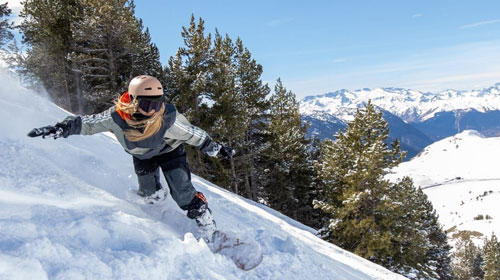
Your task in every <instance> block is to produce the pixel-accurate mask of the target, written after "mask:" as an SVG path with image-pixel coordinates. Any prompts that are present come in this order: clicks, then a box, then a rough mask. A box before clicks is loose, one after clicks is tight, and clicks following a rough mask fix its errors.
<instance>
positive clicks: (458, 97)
mask: <svg viewBox="0 0 500 280" xmlns="http://www.w3.org/2000/svg"><path fill="white" fill-rule="evenodd" d="M499 97H500V83H497V84H496V85H494V86H493V87H490V88H484V89H480V90H471V91H456V90H446V91H442V92H438V93H430V92H420V91H416V90H410V89H401V88H378V89H373V90H371V89H362V90H356V91H348V90H339V91H336V92H331V93H327V94H324V95H317V96H308V97H306V98H304V99H303V100H302V101H301V102H300V113H301V114H302V115H307V116H318V118H319V119H320V115H321V114H325V113H326V114H329V115H332V116H334V117H336V118H339V119H341V120H344V121H350V120H352V119H353V118H354V113H355V112H356V108H358V107H362V106H363V104H365V103H366V102H368V100H370V99H371V100H372V102H373V104H375V105H376V106H378V107H380V108H382V109H384V110H387V111H389V112H391V113H392V114H394V115H396V116H398V117H400V118H401V119H403V120H405V121H406V122H423V121H425V120H428V119H430V118H432V117H434V116H435V114H436V113H439V112H451V111H457V110H471V109H474V110H476V111H478V112H486V111H490V110H500V98H499Z"/></svg>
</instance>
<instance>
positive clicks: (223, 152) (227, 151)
mask: <svg viewBox="0 0 500 280" xmlns="http://www.w3.org/2000/svg"><path fill="white" fill-rule="evenodd" d="M219 145H220V150H219V155H220V156H221V157H222V158H224V159H227V160H229V159H231V158H232V157H233V156H234V155H235V154H236V151H235V150H233V148H231V147H229V146H226V145H223V144H219Z"/></svg>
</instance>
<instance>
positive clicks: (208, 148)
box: [200, 137, 236, 159]
mask: <svg viewBox="0 0 500 280" xmlns="http://www.w3.org/2000/svg"><path fill="white" fill-rule="evenodd" d="M200 150H201V151H202V152H203V153H204V154H206V155H209V156H211V157H217V156H219V155H220V156H222V157H223V158H224V159H231V157H232V156H233V155H234V154H235V153H236V152H235V151H234V150H233V149H232V148H231V147H229V146H225V145H223V144H220V143H217V142H215V141H213V140H212V138H210V137H207V139H206V140H205V142H204V143H203V144H202V145H201V147H200Z"/></svg>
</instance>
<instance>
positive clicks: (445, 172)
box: [389, 130, 500, 242]
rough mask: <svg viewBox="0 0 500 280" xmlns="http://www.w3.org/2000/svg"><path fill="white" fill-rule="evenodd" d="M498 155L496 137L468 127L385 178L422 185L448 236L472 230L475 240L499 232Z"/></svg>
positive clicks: (499, 150) (498, 141)
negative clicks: (406, 180) (411, 181)
mask: <svg viewBox="0 0 500 280" xmlns="http://www.w3.org/2000/svg"><path fill="white" fill-rule="evenodd" d="M499 159H500V137H490V138H486V137H484V136H482V135H481V134H479V133H478V132H476V131H471V130H467V131H464V132H462V133H460V134H457V135H455V136H452V137H448V138H446V139H443V140H441V141H438V142H435V143H433V144H432V145H430V146H428V147H427V148H425V149H424V150H423V151H422V152H421V153H420V155H419V156H417V157H415V158H413V159H412V160H410V161H408V162H404V163H401V164H400V165H399V166H398V167H397V168H395V169H394V170H393V171H394V174H391V175H390V176H389V178H391V179H395V178H401V177H403V176H410V177H411V178H412V179H413V180H414V182H415V185H416V186H420V187H421V188H423V190H424V192H425V193H426V194H427V195H428V197H429V199H430V200H431V201H432V203H433V205H434V208H435V209H436V211H437V213H438V214H439V219H440V221H441V223H442V224H443V226H444V229H445V230H447V232H448V235H449V237H450V238H452V240H453V238H454V237H457V236H459V235H463V234H472V236H473V237H475V238H476V240H477V241H478V242H480V241H481V240H482V238H484V237H485V236H488V237H489V236H490V235H491V233H492V232H495V233H497V234H498V233H499V232H500V216H499V213H500V204H499V203H498V201H500V172H499V171H498V160H499Z"/></svg>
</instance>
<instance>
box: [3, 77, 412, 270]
mask: <svg viewBox="0 0 500 280" xmlns="http://www.w3.org/2000/svg"><path fill="white" fill-rule="evenodd" d="M1 80H2V86H1V89H0V94H1V96H2V98H1V99H0V104H1V106H2V108H3V109H2V110H1V111H0V117H1V118H2V119H3V120H4V121H3V122H2V123H1V130H2V131H3V133H2V134H1V135H0V143H1V144H0V145H1V147H2V149H0V153H1V155H0V279H16V280H19V279H30V280H31V279H287V280H289V279H300V280H303V279H346V280H347V279H384V280H385V279H405V278H404V277H402V276H400V275H397V274H394V273H392V272H390V271H388V270H386V269H384V268H383V267H381V266H378V265H375V264H373V263H370V262H368V261H366V260H364V259H362V258H360V257H358V256H356V255H354V254H352V253H349V252H347V251H344V250H342V249H340V248H338V247H336V246H334V245H332V244H330V243H327V242H325V241H323V240H321V239H319V238H318V237H316V236H315V235H314V230H312V229H311V228H308V227H306V226H304V225H302V224H300V223H298V222H296V221H294V220H291V219H289V218H287V217H285V216H283V215H281V214H279V213H278V212H276V211H273V210H271V209H269V208H267V207H265V206H262V205H260V204H257V203H254V202H252V201H249V200H246V199H243V198H241V197H239V196H237V195H235V194H232V193H230V192H228V191H226V190H224V189H223V188H220V187H218V186H214V185H212V184H210V183H209V182H207V181H205V180H203V179H202V178H199V177H196V176H193V181H194V183H195V186H196V188H198V189H199V190H200V191H202V192H204V193H205V195H206V197H207V199H208V201H209V203H210V206H211V208H212V210H213V213H214V217H215V219H216V221H217V224H218V226H219V227H220V228H222V229H226V230H232V231H235V232H236V233H238V234H241V235H243V236H249V237H251V238H253V239H255V240H257V241H258V242H259V243H260V245H261V247H262V249H263V251H264V261H263V263H262V264H261V265H260V266H259V267H257V268H256V269H254V270H251V271H249V272H243V271H241V270H240V269H238V268H236V267H235V266H234V264H233V263H232V262H231V260H229V259H227V258H225V257H223V256H221V255H216V254H213V253H212V252H211V251H210V250H209V248H208V246H207V245H206V244H205V242H204V241H198V240H196V239H195V237H194V236H193V234H191V232H193V231H194V230H195V228H196V225H195V223H194V222H193V221H192V220H189V219H188V218H187V217H186V216H185V213H184V212H183V211H181V210H180V209H179V208H178V207H177V206H176V205H175V202H174V201H173V200H172V199H171V198H167V200H166V203H165V204H160V205H148V204H144V202H142V201H141V200H140V199H138V197H137V196H136V195H135V190H136V188H137V187H136V178H135V174H134V171H133V167H132V159H131V158H130V156H129V155H127V154H126V153H125V152H123V150H122V148H121V147H120V145H119V144H118V143H117V142H116V140H115V139H114V138H113V137H112V136H111V135H104V134H101V135H96V136H92V137H85V136H72V137H70V138H68V139H62V138H61V139H57V140H53V139H50V138H49V139H40V138H35V139H32V138H28V137H26V133H27V132H28V131H29V130H31V129H32V128H33V127H39V126H43V125H47V124H54V123H55V122H57V121H59V120H61V119H63V118H64V117H65V116H66V115H67V112H64V111H63V110H61V109H60V108H58V107H56V106H55V105H53V104H52V103H50V102H48V101H46V100H45V99H44V98H42V97H40V96H37V95H35V94H33V93H31V92H29V91H28V90H26V89H24V88H22V87H21V86H20V85H19V83H18V81H16V80H14V79H12V78H10V77H8V76H6V75H5V74H2V78H1ZM162 180H163V179H162ZM162 183H163V184H166V183H165V182H164V181H163V182H162Z"/></svg>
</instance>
